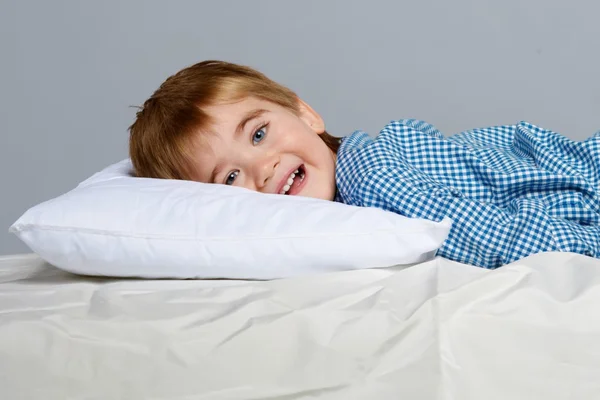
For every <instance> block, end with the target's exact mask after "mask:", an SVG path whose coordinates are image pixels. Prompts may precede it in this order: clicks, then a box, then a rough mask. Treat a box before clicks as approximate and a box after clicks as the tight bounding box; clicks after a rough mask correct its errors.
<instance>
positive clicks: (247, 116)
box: [209, 108, 267, 182]
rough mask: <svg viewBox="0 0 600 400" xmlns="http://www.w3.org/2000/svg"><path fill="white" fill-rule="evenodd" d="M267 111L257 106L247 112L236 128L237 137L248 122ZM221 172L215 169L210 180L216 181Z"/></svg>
mask: <svg viewBox="0 0 600 400" xmlns="http://www.w3.org/2000/svg"><path fill="white" fill-rule="evenodd" d="M266 112H267V110H265V109H264V108H257V109H255V110H251V111H249V112H247V113H246V114H245V115H244V117H243V118H242V119H241V120H240V123H239V124H238V126H237V128H235V133H234V135H235V136H236V137H237V136H239V135H240V134H241V133H242V132H243V131H244V129H245V128H246V124H248V122H250V121H252V120H253V119H255V118H258V117H260V116H261V115H263V114H264V113H266ZM220 173H221V170H220V168H215V169H213V171H212V173H211V175H210V181H209V182H215V178H216V177H217V175H219V174H220Z"/></svg>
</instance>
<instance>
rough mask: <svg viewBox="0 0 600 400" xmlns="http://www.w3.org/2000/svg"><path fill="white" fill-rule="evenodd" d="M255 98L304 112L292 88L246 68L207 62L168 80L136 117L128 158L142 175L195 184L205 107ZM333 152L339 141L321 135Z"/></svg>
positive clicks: (204, 123) (138, 174)
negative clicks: (196, 144) (196, 150)
mask: <svg viewBox="0 0 600 400" xmlns="http://www.w3.org/2000/svg"><path fill="white" fill-rule="evenodd" d="M249 96H254V97H257V98H260V99H262V100H266V101H270V102H272V103H275V104H278V105H280V106H282V107H284V108H286V109H288V110H290V111H292V112H294V113H295V114H298V113H299V109H298V102H297V99H298V97H297V96H296V94H295V93H294V92H292V91H291V90H290V89H288V88H286V87H284V86H282V85H280V84H278V83H276V82H274V81H272V80H271V79H269V78H267V77H266V76H265V75H263V74H262V73H260V72H258V71H256V70H254V69H252V68H250V67H246V66H242V65H237V64H232V63H228V62H224V61H203V62H200V63H197V64H194V65H192V66H190V67H187V68H185V69H183V70H181V71H179V72H178V73H176V74H175V75H173V76H171V77H169V78H168V79H167V80H166V81H165V82H164V83H163V84H162V85H161V86H160V87H159V88H158V89H157V90H156V92H154V94H152V96H151V97H150V98H149V99H148V100H146V101H145V102H144V105H143V106H142V107H141V108H140V110H139V111H138V112H137V113H136V119H135V121H134V123H133V124H132V125H131V126H130V127H129V132H130V138H129V155H130V158H131V161H132V163H133V166H134V169H135V173H136V175H137V176H139V177H146V178H163V179H186V180H191V176H192V175H193V174H192V171H191V165H192V155H191V150H192V149H193V145H192V140H193V139H194V137H195V135H196V134H197V132H199V131H202V130H205V129H206V128H208V125H209V124H210V122H211V119H210V116H209V115H208V114H207V113H206V112H204V111H203V108H204V107H207V106H210V105H215V104H219V103H227V102H233V101H237V100H242V99H243V98H245V97H249ZM320 137H321V138H322V139H323V141H324V142H325V143H326V144H327V146H328V147H329V148H330V149H331V150H332V151H333V152H334V153H337V150H338V148H339V145H340V138H337V137H334V136H331V135H329V134H328V133H327V132H324V133H323V134H321V135H320Z"/></svg>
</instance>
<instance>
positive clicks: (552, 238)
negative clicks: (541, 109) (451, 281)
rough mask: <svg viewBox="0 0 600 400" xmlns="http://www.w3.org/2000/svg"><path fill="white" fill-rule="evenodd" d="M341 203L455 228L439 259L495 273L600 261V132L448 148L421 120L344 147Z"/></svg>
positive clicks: (513, 137) (448, 141)
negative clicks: (574, 257) (552, 261)
mask: <svg viewBox="0 0 600 400" xmlns="http://www.w3.org/2000/svg"><path fill="white" fill-rule="evenodd" d="M336 181H337V186H338V192H337V195H336V201H340V202H343V203H347V204H352V205H357V206H363V207H379V208H382V209H385V210H388V211H393V212H396V213H398V214H402V215H405V216H407V217H414V218H425V219H429V220H433V221H441V220H442V218H444V217H449V218H451V219H452V221H453V226H452V229H451V230H450V234H449V236H448V238H447V240H446V241H445V243H444V244H443V246H442V247H441V248H440V249H439V251H438V253H437V254H438V255H439V256H442V257H445V258H448V259H451V260H456V261H459V262H463V263H467V264H472V265H477V266H480V267H485V268H497V267H500V266H502V265H504V264H508V263H510V262H513V261H516V260H519V259H521V258H523V257H526V256H528V255H531V254H534V253H538V252H543V251H565V252H575V253H580V254H585V255H589V256H592V257H599V256H600V193H599V190H600V131H599V132H598V133H596V134H595V135H594V136H592V137H591V138H589V139H588V140H586V141H583V142H575V141H572V140H570V139H567V138H566V137H564V136H561V135H559V134H558V133H555V132H551V131H548V130H545V129H542V128H539V127H537V126H534V125H532V124H529V123H527V122H521V123H519V124H517V125H510V126H498V127H490V128H483V129H476V130H471V131H466V132H462V133H459V134H457V135H454V136H450V137H448V138H445V137H444V136H443V135H442V133H440V132H439V131H438V130H437V129H436V128H435V127H433V126H432V125H430V124H428V123H426V122H423V121H418V120H400V121H393V122H391V123H390V124H389V125H387V126H386V127H385V128H384V129H383V130H382V131H381V132H380V134H379V135H378V137H377V138H375V139H373V138H371V137H370V136H369V135H367V134H366V133H365V132H362V131H356V132H354V133H353V134H351V135H350V136H348V137H346V138H344V139H343V141H342V145H341V147H340V149H339V151H338V162H337V166H336Z"/></svg>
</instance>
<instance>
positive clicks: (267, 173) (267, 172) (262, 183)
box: [254, 155, 279, 190]
mask: <svg viewBox="0 0 600 400" xmlns="http://www.w3.org/2000/svg"><path fill="white" fill-rule="evenodd" d="M278 165H279V157H276V156H275V155H265V156H264V157H262V158H261V159H260V160H257V162H256V163H255V165H254V179H255V183H256V187H257V189H258V190H262V189H265V188H266V186H267V184H268V183H269V181H270V180H271V179H272V178H273V177H274V175H275V170H276V169H277V166H278Z"/></svg>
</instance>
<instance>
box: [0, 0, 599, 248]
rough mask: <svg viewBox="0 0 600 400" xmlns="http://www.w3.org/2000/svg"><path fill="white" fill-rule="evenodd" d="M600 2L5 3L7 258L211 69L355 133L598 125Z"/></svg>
mask: <svg viewBox="0 0 600 400" xmlns="http://www.w3.org/2000/svg"><path fill="white" fill-rule="evenodd" d="M598 15H600V2H598V1H592V0H589V1H569V2H567V1H565V0H562V1H559V0H529V1H525V0H520V1H519V0H508V1H506V0H505V1H482V0H471V1H468V0H453V1H432V0H422V1H413V2H408V1H404V2H400V1H392V0H388V1H374V0H371V1H348V0H346V1H342V0H337V1H332V0H321V1H318V0H312V1H309V0H302V1H285V0H280V1H275V0H272V1H266V0H264V1H256V0H255V1H232V0H219V1H216V0H215V1H197V0H195V1H191V0H188V1H179V0H178V1H148V0H146V1H142V0H136V1H132V0H120V1H115V0H111V1H108V0H103V1H75V0H73V1H57V0H53V1H42V0H40V1H26V0H15V1H6V0H0V57H1V61H2V62H1V63H0V183H1V186H0V188H1V189H0V193H1V194H0V205H1V207H0V254H11V253H22V252H28V249H27V248H26V247H25V246H24V245H23V244H21V243H20V242H19V241H18V239H16V237H13V236H12V235H10V234H8V233H7V229H8V227H9V226H10V225H11V224H12V223H13V222H14V221H15V220H16V219H17V218H18V217H19V216H20V215H21V214H22V213H23V212H24V211H25V210H26V209H27V208H29V207H31V206H33V205H35V204H37V203H39V202H41V201H44V200H47V199H50V198H52V197H55V196H57V195H60V194H61V193H63V192H65V191H67V190H69V189H71V188H73V187H74V186H75V185H76V184H77V183H78V182H79V181H81V180H83V179H85V178H86V177H88V176H89V175H90V174H92V173H94V172H96V171H98V170H99V169H101V168H103V167H105V166H106V165H108V164H110V163H113V162H115V161H118V160H121V159H123V158H125V157H126V156H127V140H128V133H127V128H128V127H129V125H130V124H131V122H132V121H133V117H134V113H135V110H134V109H133V108H131V107H130V106H132V105H140V104H141V103H143V101H144V100H145V99H146V98H147V97H148V96H149V95H150V94H151V93H152V92H153V91H154V90H155V89H156V88H157V87H158V85H159V84H160V83H161V82H162V81H163V80H164V79H165V78H167V77H168V76H169V75H171V74H173V73H174V72H176V71H177V70H179V69H181V68H183V67H185V66H187V65H190V64H193V63H195V62H197V61H200V60H204V59H224V60H228V61H233V62H240V63H244V64H247V65H251V66H253V67H256V68H258V69H259V70H261V71H263V72H265V73H266V74H267V75H269V76H271V77H272V78H274V79H275V80H277V81H279V82H281V83H283V84H285V85H287V86H289V87H291V88H292V89H293V90H295V91H296V92H297V93H298V94H299V95H300V96H301V97H303V98H304V99H305V100H306V101H307V102H308V103H309V104H311V105H312V106H313V107H314V108H315V109H316V110H317V111H319V112H320V113H321V114H322V116H323V117H324V118H325V120H326V122H327V127H328V129H329V131H330V132H331V133H333V134H335V135H338V136H342V135H346V134H349V133H350V132H352V131H353V130H356V129H363V130H367V131H368V132H370V133H371V134H377V132H378V130H379V129H381V128H382V127H383V125H385V124H386V123H387V122H389V121H390V120H392V119H397V118H420V119H424V120H427V121H428V122H431V123H433V124H434V125H436V126H437V127H438V128H439V129H441V130H442V131H443V132H444V133H446V134H448V135H450V134H452V133H456V132H458V131H461V130H464V129H471V128H475V127H480V126H489V125H496V124H512V123H515V122H518V121H519V120H528V121H530V122H532V123H535V124H538V125H541V126H543V127H545V128H549V129H553V130H555V131H558V132H561V133H563V134H565V135H567V136H569V137H571V138H573V139H583V138H585V137H587V136H589V135H591V134H592V133H593V132H595V131H597V130H599V129H600V79H599V72H598V71H599V68H600V24H599V23H598V19H597V17H598Z"/></svg>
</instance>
